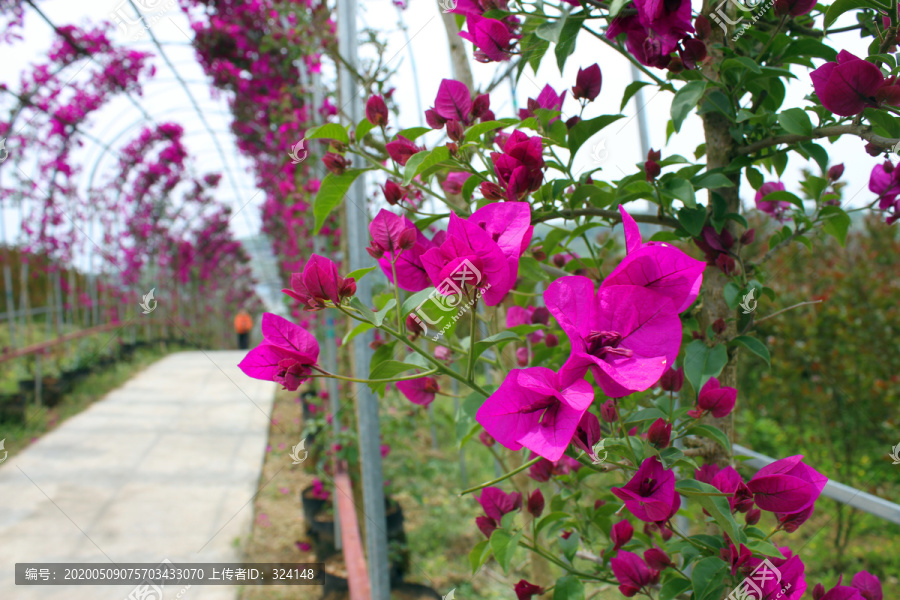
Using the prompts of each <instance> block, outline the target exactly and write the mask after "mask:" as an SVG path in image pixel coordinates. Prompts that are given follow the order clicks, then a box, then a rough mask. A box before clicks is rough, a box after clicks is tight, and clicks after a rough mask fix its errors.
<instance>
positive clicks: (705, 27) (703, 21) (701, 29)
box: [694, 15, 712, 40]
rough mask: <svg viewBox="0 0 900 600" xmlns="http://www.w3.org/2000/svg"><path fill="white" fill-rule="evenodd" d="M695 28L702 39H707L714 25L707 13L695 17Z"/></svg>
mask: <svg viewBox="0 0 900 600" xmlns="http://www.w3.org/2000/svg"><path fill="white" fill-rule="evenodd" d="M694 29H695V30H696V32H697V37H698V38H700V39H701V40H705V39H707V38H708V37H709V34H710V33H711V32H712V25H711V24H710V22H709V19H707V18H706V15H697V18H696V19H694Z"/></svg>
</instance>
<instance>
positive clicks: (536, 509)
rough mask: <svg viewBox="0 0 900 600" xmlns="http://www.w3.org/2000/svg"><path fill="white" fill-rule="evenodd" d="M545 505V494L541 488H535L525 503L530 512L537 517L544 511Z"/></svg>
mask: <svg viewBox="0 0 900 600" xmlns="http://www.w3.org/2000/svg"><path fill="white" fill-rule="evenodd" d="M544 505H545V501H544V494H542V493H541V490H540V488H535V489H534V491H533V492H531V494H530V495H529V496H528V502H527V503H526V505H525V507H526V509H527V510H528V513H529V514H530V515H531V516H532V517H534V518H535V519H537V518H538V517H540V516H541V513H543V512H544Z"/></svg>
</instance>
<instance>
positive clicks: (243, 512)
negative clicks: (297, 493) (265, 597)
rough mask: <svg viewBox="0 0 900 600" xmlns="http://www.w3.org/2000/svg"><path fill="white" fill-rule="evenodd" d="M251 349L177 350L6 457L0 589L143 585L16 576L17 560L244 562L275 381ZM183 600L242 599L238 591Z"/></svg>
mask: <svg viewBox="0 0 900 600" xmlns="http://www.w3.org/2000/svg"><path fill="white" fill-rule="evenodd" d="M243 354H244V353H242V352H180V353H177V354H173V355H171V356H168V357H166V358H164V359H162V360H160V361H159V362H157V363H155V364H153V365H152V366H151V367H149V368H148V369H146V370H144V371H142V372H141V373H140V374H138V375H136V376H135V377H133V378H132V379H131V380H130V381H128V383H127V384H125V385H124V386H123V387H121V388H119V389H117V390H114V391H113V392H111V393H110V394H108V395H107V396H106V397H105V398H103V399H102V400H100V401H99V402H97V403H95V404H93V405H92V406H90V407H89V408H88V409H87V410H85V411H84V412H82V413H81V414H79V415H77V416H75V417H72V418H71V419H69V420H68V421H66V422H65V423H63V424H62V425H61V426H60V427H59V428H57V429H56V430H54V431H53V432H51V433H49V434H47V435H46V436H44V437H43V438H41V439H40V440H39V441H37V442H35V443H34V444H32V445H31V446H29V447H28V448H27V449H26V450H24V451H22V452H20V453H19V454H18V455H15V456H12V455H11V456H9V458H8V459H7V460H6V462H5V463H3V464H2V465H0V598H2V599H3V600H20V599H21V600H31V599H35V600H45V599H46V600H56V599H59V600H124V599H125V598H127V597H128V595H129V594H130V593H131V591H132V589H133V588H134V586H65V587H62V586H59V587H49V586H46V587H25V586H16V585H14V565H15V563H17V562H95V563H102V564H104V565H109V566H112V563H113V562H116V563H120V562H145V563H160V562H162V561H163V560H165V559H168V560H171V561H172V562H174V563H180V562H215V561H223V562H225V561H238V560H240V558H239V555H238V552H237V548H236V547H235V540H236V539H238V538H241V539H242V540H243V539H245V538H246V536H247V534H248V532H249V531H250V526H251V522H252V519H253V514H252V513H253V503H252V502H251V500H252V498H253V496H254V494H255V493H256V490H257V486H258V484H259V481H258V480H259V476H260V471H261V469H262V464H263V459H264V456H265V448H266V440H267V436H268V425H269V417H268V416H267V415H269V414H270V412H271V407H272V400H273V398H274V390H275V384H273V383H269V382H263V381H258V380H255V379H250V378H249V377H247V376H246V375H244V374H243V373H242V372H241V371H240V370H239V369H238V368H237V366H236V364H237V363H238V362H239V361H240V359H241V357H242V356H243ZM0 437H2V434H0ZM98 566H99V565H98ZM58 576H59V575H58ZM181 590H182V588H181V587H180V586H179V587H177V589H176V588H173V587H172V586H167V588H166V590H165V596H164V598H165V600H172V599H174V598H176V597H178V595H179V592H181ZM147 598H148V600H149V599H151V598H152V600H157V599H156V598H155V597H153V596H148V597H147ZM180 598H181V599H182V600H234V599H235V598H237V588H235V587H226V586H193V587H192V588H191V589H189V590H187V591H186V592H184V593H183V594H182V595H181V596H180Z"/></svg>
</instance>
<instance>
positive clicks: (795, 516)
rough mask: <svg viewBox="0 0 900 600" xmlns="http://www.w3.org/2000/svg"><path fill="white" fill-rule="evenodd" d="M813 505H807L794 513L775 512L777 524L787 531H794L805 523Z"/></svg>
mask: <svg viewBox="0 0 900 600" xmlns="http://www.w3.org/2000/svg"><path fill="white" fill-rule="evenodd" d="M813 510H815V506H808V507H806V508H804V509H803V510H801V511H800V512H795V513H789V514H788V513H775V518H776V519H778V523H779V524H780V525H779V526H780V527H781V528H782V529H783V530H784V531H786V532H788V533H794V532H795V531H797V529H799V528H800V526H801V525H803V524H804V523H806V522H807V521H808V520H809V518H810V517H811V516H812V514H813Z"/></svg>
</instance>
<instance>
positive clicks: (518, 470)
mask: <svg viewBox="0 0 900 600" xmlns="http://www.w3.org/2000/svg"><path fill="white" fill-rule="evenodd" d="M539 460H541V457H540V456H538V457H537V458H532V459H531V460H529V461H528V462H527V463H524V464H522V466H519V467H516V468H515V469H513V470H512V471H510V472H509V473H506V474H504V475H501V476H500V477H498V478H497V479H492V480H490V481H487V482H485V483H481V484H479V485H476V486H475V487H470V488H469V489H467V490H463V491H461V492H460V493H459V494H457V495H459V496H465V495H466V494H471V493H472V492H477V491H478V490H480V489H482V488H486V487H489V486H492V485H494V484H497V483H500V482H501V481H505V480H506V479H509V478H510V477H512V476H513V475H515V474H516V473H521V472H522V471H524V470H525V469H527V468H528V467H530V466H531V465H533V464H535V463H537V461H539Z"/></svg>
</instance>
